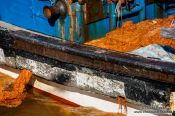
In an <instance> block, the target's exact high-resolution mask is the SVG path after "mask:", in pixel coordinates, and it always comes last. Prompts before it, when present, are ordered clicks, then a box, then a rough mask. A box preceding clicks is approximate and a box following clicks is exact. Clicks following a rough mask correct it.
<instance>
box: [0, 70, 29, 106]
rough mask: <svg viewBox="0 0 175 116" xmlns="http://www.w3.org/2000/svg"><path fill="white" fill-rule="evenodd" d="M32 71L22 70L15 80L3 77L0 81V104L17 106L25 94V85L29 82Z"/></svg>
mask: <svg viewBox="0 0 175 116" xmlns="http://www.w3.org/2000/svg"><path fill="white" fill-rule="evenodd" d="M31 76H32V72H31V71H28V70H26V69H24V70H22V72H21V73H20V75H19V77H18V78H17V79H15V80H12V79H9V78H7V79H5V80H4V81H0V106H7V107H17V106H18V105H20V104H21V103H22V100H23V99H24V98H25V96H26V92H24V90H25V86H26V84H27V83H28V82H29V80H30V78H31Z"/></svg>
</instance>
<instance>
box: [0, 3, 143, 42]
mask: <svg viewBox="0 0 175 116" xmlns="http://www.w3.org/2000/svg"><path fill="white" fill-rule="evenodd" d="M65 1H66V0H65ZM0 2H1V3H3V4H0V20H2V21H5V22H8V23H11V24H14V25H17V26H20V27H22V28H26V29H29V30H33V31H36V32H40V33H44V34H47V35H51V36H55V37H58V38H62V37H65V39H66V40H70V27H71V19H70V16H69V15H67V16H66V18H65V20H64V21H60V20H58V21H56V23H55V25H54V26H51V25H50V24H49V23H48V20H47V19H46V17H45V16H44V14H43V7H44V6H51V5H52V4H53V3H54V2H55V0H48V1H47V0H13V1H12V0H6V1H4V0H0ZM101 2H102V5H103V6H102V8H103V14H104V17H103V18H101V19H99V20H96V21H94V22H90V23H87V24H86V23H85V21H84V15H85V14H84V12H83V11H84V7H85V6H83V5H79V4H78V2H75V3H73V4H72V5H71V7H72V11H75V14H76V18H75V27H76V28H75V36H74V41H75V42H77V43H83V42H85V41H86V40H87V39H89V40H92V39H96V38H100V37H102V36H104V35H105V34H106V33H107V32H109V31H110V30H113V29H115V28H116V24H117V17H118V15H117V14H116V12H115V6H116V4H115V3H112V4H108V3H107V0H101ZM134 4H138V6H136V7H135V8H133V9H132V10H131V11H128V10H125V9H124V7H122V8H123V16H122V17H123V21H126V20H132V21H133V22H139V21H142V20H144V19H145V2H144V0H135V2H134V3H133V5H134ZM88 10H91V9H88ZM63 28H64V33H63ZM63 34H64V35H63Z"/></svg>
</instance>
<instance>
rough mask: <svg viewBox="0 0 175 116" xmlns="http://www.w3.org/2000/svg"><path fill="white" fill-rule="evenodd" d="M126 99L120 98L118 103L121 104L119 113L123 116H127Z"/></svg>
mask: <svg viewBox="0 0 175 116" xmlns="http://www.w3.org/2000/svg"><path fill="white" fill-rule="evenodd" d="M126 102H127V100H126V98H124V97H120V96H119V97H118V98H117V103H118V104H119V107H118V113H119V114H123V115H127V106H126Z"/></svg>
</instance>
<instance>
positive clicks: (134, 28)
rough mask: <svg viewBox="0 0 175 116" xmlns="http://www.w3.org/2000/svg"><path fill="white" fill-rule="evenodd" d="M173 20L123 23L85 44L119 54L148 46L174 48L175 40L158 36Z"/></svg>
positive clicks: (172, 17) (171, 17)
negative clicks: (158, 45)
mask: <svg viewBox="0 0 175 116" xmlns="http://www.w3.org/2000/svg"><path fill="white" fill-rule="evenodd" d="M174 18H175V16H169V17H168V18H165V19H155V20H145V21H143V22H140V23H137V24H133V23H132V22H131V21H128V22H125V23H123V26H122V28H117V29H115V30H114V31H112V32H109V33H108V34H107V35H106V37H104V38H101V39H99V40H93V41H90V42H87V43H85V44H87V45H92V46H96V47H100V48H105V49H110V50H116V51H121V52H130V51H132V50H135V49H138V48H140V47H144V46H147V45H149V44H164V45H168V46H171V47H173V48H175V40H172V39H166V38H163V37H161V36H160V29H161V28H162V27H164V26H168V27H169V26H170V25H171V22H172V20H173V19H174Z"/></svg>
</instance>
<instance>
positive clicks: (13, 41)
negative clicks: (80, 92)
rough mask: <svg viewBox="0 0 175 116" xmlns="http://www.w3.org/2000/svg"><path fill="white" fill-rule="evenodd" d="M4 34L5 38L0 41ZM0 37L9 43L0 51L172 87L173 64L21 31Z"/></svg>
mask: <svg viewBox="0 0 175 116" xmlns="http://www.w3.org/2000/svg"><path fill="white" fill-rule="evenodd" d="M4 33H6V34H5V35H4V36H3V37H2V35H3V34H4ZM0 35H1V37H2V39H1V41H3V42H4V41H6V40H10V42H9V43H10V46H7V45H0V46H1V47H6V48H7V47H9V48H13V49H19V50H23V51H28V52H31V53H35V54H38V55H42V56H46V57H49V58H53V59H56V60H59V61H62V62H66V63H72V64H78V65H81V66H85V67H89V68H94V69H98V70H103V71H106V72H110V73H118V74H123V75H129V76H133V77H141V78H146V79H151V80H157V81H162V82H166V83H173V84H175V69H174V66H175V64H174V63H168V62H160V61H155V60H150V59H144V58H142V57H139V56H135V55H131V54H126V53H120V52H115V51H109V50H105V49H100V48H95V47H91V46H85V45H78V44H75V43H67V42H65V41H60V40H55V39H53V38H48V37H44V36H41V35H37V34H33V33H30V32H24V31H18V32H6V31H4V32H2V30H1V32H0ZM3 39H4V40H3ZM6 44H8V42H6Z"/></svg>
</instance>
